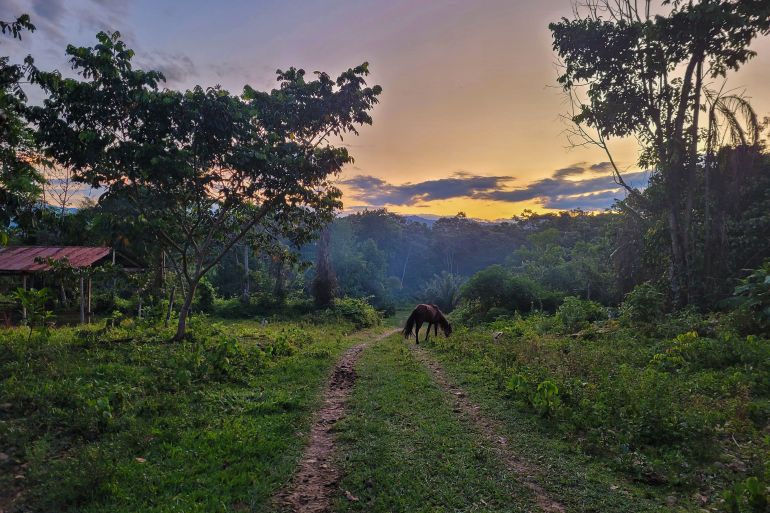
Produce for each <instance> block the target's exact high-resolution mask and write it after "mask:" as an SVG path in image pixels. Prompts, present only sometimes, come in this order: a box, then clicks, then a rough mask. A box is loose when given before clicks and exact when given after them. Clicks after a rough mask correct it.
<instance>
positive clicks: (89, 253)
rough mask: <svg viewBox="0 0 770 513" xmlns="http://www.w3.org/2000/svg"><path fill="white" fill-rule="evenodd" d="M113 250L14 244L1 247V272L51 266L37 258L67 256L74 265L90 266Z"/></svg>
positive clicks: (17, 271)
mask: <svg viewBox="0 0 770 513" xmlns="http://www.w3.org/2000/svg"><path fill="white" fill-rule="evenodd" d="M110 251H112V250H111V249H110V248H106V247H89V246H12V247H7V248H0V273H37V272H42V271H47V270H48V269H50V266H49V265H48V264H45V263H40V262H37V261H36V260H37V259H43V260H45V259H47V258H52V259H54V260H62V259H64V258H66V259H67V260H68V261H69V264H70V265H71V266H72V267H88V266H90V265H91V264H93V263H95V262H98V261H99V260H101V259H102V258H104V257H106V256H107V255H109V254H110Z"/></svg>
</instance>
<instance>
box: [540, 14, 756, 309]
mask: <svg viewBox="0 0 770 513" xmlns="http://www.w3.org/2000/svg"><path fill="white" fill-rule="evenodd" d="M575 11H576V17H575V19H572V20H568V19H563V20H562V21H561V22H559V23H553V24H551V25H550V29H551V31H552V33H553V41H554V42H553V46H554V50H555V51H556V53H557V54H558V55H559V57H560V58H561V59H562V60H563V63H564V67H563V69H562V72H561V74H560V76H559V78H558V80H559V83H560V84H561V85H562V86H563V87H564V89H565V91H567V92H568V94H569V95H570V97H571V98H572V99H573V100H574V102H573V107H574V110H573V111H572V112H571V113H570V118H571V120H572V121H573V122H574V126H575V128H574V130H573V134H574V135H577V136H579V137H580V138H581V142H582V143H586V142H587V143H591V144H596V145H598V146H600V147H601V148H603V149H604V150H605V151H607V154H608V156H609V158H610V162H611V163H612V165H613V167H614V176H615V178H616V180H617V181H618V183H619V184H620V185H622V186H624V187H626V188H627V189H628V190H629V192H630V194H631V195H632V196H635V197H637V199H639V201H638V203H639V204H641V205H642V206H643V208H645V209H646V210H654V209H655V208H656V205H650V204H649V203H650V199H649V198H643V199H642V198H640V194H639V192H638V191H637V190H636V189H634V188H633V187H631V186H630V185H629V184H627V183H626V182H625V181H624V179H623V174H622V172H621V171H620V170H619V169H618V167H617V165H616V162H615V160H614V159H613V158H612V155H611V153H610V151H609V147H608V143H607V141H608V140H610V139H612V138H622V137H634V138H636V139H637V140H638V141H639V143H640V145H641V153H640V159H639V165H640V166H642V167H644V168H649V169H653V170H654V173H653V176H652V183H653V185H656V186H658V187H659V188H660V190H661V195H660V196H661V197H660V202H661V203H662V205H664V207H665V216H666V221H667V226H668V231H669V239H670V259H671V272H670V284H671V291H672V295H673V298H674V300H675V302H676V303H677V304H680V305H681V304H685V303H688V302H690V301H691V300H692V299H693V298H692V293H693V292H694V291H693V280H694V262H695V260H696V255H695V254H694V253H695V244H694V241H693V233H692V215H693V207H694V203H695V199H696V198H695V196H696V188H695V175H696V169H697V166H698V162H699V151H700V150H701V149H702V147H703V143H704V137H703V133H704V131H702V130H701V128H702V124H703V120H702V119H701V115H700V113H701V110H702V107H703V105H704V104H705V103H706V101H705V98H706V95H705V94H704V89H705V85H704V84H705V82H706V80H709V79H717V78H720V77H722V78H724V77H725V76H726V75H727V73H728V72H730V71H733V70H736V69H738V68H739V67H740V66H741V65H742V64H744V63H745V62H746V61H747V60H749V59H750V58H752V57H753V56H754V52H753V51H752V50H750V49H749V45H750V44H751V42H752V41H753V40H754V39H755V38H756V37H757V36H759V35H763V34H767V33H768V31H769V30H770V4H769V3H768V2H767V1H766V0H740V1H737V0H701V1H689V2H684V1H681V0H663V1H662V2H660V3H659V5H654V4H653V2H652V1H650V0H647V1H645V2H635V1H632V0H620V1H615V0H595V1H591V2H587V3H586V4H583V5H582V6H581V7H577V8H576V9H575ZM637 214H639V213H638V212H637Z"/></svg>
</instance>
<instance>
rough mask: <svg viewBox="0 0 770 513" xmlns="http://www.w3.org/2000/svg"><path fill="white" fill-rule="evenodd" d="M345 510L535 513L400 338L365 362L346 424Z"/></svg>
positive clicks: (365, 357) (342, 430) (343, 430)
mask: <svg viewBox="0 0 770 513" xmlns="http://www.w3.org/2000/svg"><path fill="white" fill-rule="evenodd" d="M338 429H339V436H340V451H339V454H340V458H341V465H342V467H343V474H344V475H345V477H344V479H343V482H342V483H341V487H342V489H343V490H345V491H348V492H350V493H351V494H352V495H353V496H354V497H356V498H357V499H358V500H356V501H351V500H348V499H347V498H341V499H340V501H339V504H338V511H366V512H391V511H401V512H407V511H409V512H427V511H431V512H445V511H447V512H448V511H499V512H518V511H527V505H528V504H530V503H531V500H530V498H529V492H528V491H527V490H526V489H524V488H523V487H521V486H520V485H519V484H517V483H516V481H515V480H514V479H513V478H512V476H511V475H508V474H507V472H506V471H505V469H504V468H503V467H502V465H500V463H499V462H497V461H496V460H495V458H494V454H493V453H492V451H490V450H489V448H487V447H485V446H484V445H483V444H482V443H481V442H480V441H479V438H478V436H477V435H476V433H474V432H473V430H472V428H471V427H470V426H469V425H467V424H464V423H462V422H461V421H460V420H459V418H458V417H457V415H456V414H455V413H454V412H453V411H452V405H451V403H450V401H449V398H447V397H446V395H445V394H444V393H443V392H442V391H441V390H440V389H439V388H438V387H437V386H436V384H435V383H433V381H432V380H431V378H430V376H429V375H428V373H427V371H426V369H425V367H424V366H423V365H422V364H420V363H419V362H416V361H415V360H414V358H413V356H412V355H411V354H410V352H409V350H408V349H407V347H406V345H405V344H404V342H403V339H402V338H401V337H400V336H398V335H395V336H393V337H390V338H389V339H387V340H386V341H384V342H382V343H379V344H377V345H375V346H373V347H371V348H370V349H369V350H368V351H367V352H366V353H364V355H363V356H362V359H361V361H360V362H359V368H358V381H357V384H356V388H355V391H354V393H353V397H352V399H351V405H350V410H349V413H348V417H347V419H346V420H344V421H343V423H342V425H341V426H339V428H338Z"/></svg>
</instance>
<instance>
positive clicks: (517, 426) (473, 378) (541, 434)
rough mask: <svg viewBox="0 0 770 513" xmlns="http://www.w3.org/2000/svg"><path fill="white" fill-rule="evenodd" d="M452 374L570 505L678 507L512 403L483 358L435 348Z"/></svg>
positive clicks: (543, 482) (582, 508)
mask: <svg viewBox="0 0 770 513" xmlns="http://www.w3.org/2000/svg"><path fill="white" fill-rule="evenodd" d="M431 354H432V355H433V357H435V358H436V359H437V360H439V361H440V362H441V364H442V365H443V366H444V368H445V370H446V371H447V373H448V375H449V376H450V377H451V378H452V380H453V381H454V382H455V383H456V384H458V385H459V386H461V387H462V388H463V389H464V390H465V391H466V392H467V393H468V397H469V398H470V399H471V400H472V401H473V402H475V403H476V404H477V405H479V406H480V408H481V412H482V414H484V415H487V416H489V417H490V418H494V419H497V420H500V421H502V425H503V429H504V433H503V434H504V435H505V436H506V437H507V439H508V443H509V447H510V449H511V451H512V452H514V453H515V454H517V455H518V456H519V457H521V458H522V459H523V460H525V461H527V462H529V463H530V465H532V466H533V467H535V468H539V469H540V471H541V473H540V474H539V475H538V476H536V477H535V480H536V481H537V482H538V484H540V486H542V487H543V489H544V490H545V491H546V492H547V493H548V494H549V495H550V496H552V497H554V498H555V499H557V500H559V501H560V502H561V503H562V504H563V505H564V506H565V507H566V508H567V511H575V512H578V511H579V512H586V513H587V512H596V513H604V512H607V513H609V512H628V513H636V512H638V513H641V512H653V511H660V512H664V511H678V510H677V509H676V508H673V509H671V508H669V507H668V506H667V505H666V504H665V495H661V493H660V492H659V491H657V490H655V489H652V488H649V487H644V486H641V485H639V484H637V483H633V482H631V481H629V480H628V479H627V477H626V476H624V475H622V474H617V473H613V472H610V471H609V469H608V467H607V466H606V465H604V464H602V463H601V462H597V461H593V460H591V459H590V458H588V457H586V456H584V455H581V454H579V453H576V452H575V450H574V448H573V447H572V446H571V445H570V444H568V443H566V442H565V441H564V440H563V439H562V438H561V436H560V435H559V433H558V432H554V431H549V430H547V429H543V427H542V419H541V418H539V417H538V416H537V415H536V414H532V413H527V412H521V411H519V410H517V409H516V408H513V407H511V404H510V401H509V400H507V399H506V398H505V397H504V396H503V394H502V393H501V391H500V389H499V387H498V386H497V383H496V381H495V379H494V377H493V376H492V375H491V374H490V372H489V369H488V368H487V367H486V366H485V365H484V363H483V362H481V361H478V360H472V359H468V360H465V359H457V358H452V357H451V355H448V354H447V353H445V352H438V351H435V348H434V350H433V351H431Z"/></svg>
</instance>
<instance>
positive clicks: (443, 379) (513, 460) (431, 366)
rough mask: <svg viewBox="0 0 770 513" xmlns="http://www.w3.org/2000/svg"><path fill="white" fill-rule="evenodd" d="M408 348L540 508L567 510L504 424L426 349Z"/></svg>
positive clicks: (560, 512)
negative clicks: (485, 411) (512, 440)
mask: <svg viewBox="0 0 770 513" xmlns="http://www.w3.org/2000/svg"><path fill="white" fill-rule="evenodd" d="M409 348H410V349H411V350H412V353H413V354H414V355H415V358H417V360H419V361H420V362H422V363H423V364H424V365H425V366H426V367H427V368H428V370H429V371H430V374H431V376H432V377H433V379H434V380H435V382H436V383H437V384H438V385H439V386H440V387H441V388H442V389H444V390H445V391H447V392H448V393H449V394H451V395H452V397H453V399H454V401H455V408H454V411H455V413H457V414H460V415H463V416H464V417H466V418H468V419H469V420H470V421H471V423H472V424H473V426H475V428H476V429H477V430H478V431H479V432H480V433H481V435H482V436H483V437H484V439H485V440H486V442H487V443H488V444H489V445H490V447H491V448H492V449H493V450H494V451H495V453H496V454H497V455H498V458H499V459H500V461H501V462H502V463H503V465H505V467H506V468H507V469H508V470H510V471H511V472H513V473H514V474H516V476H517V477H518V480H519V481H520V482H521V483H522V484H523V485H524V486H526V487H527V488H529V490H530V491H531V492H532V494H533V495H534V497H535V502H536V503H537V505H538V507H539V508H540V509H541V510H542V511H544V512H546V513H564V512H565V511H566V510H565V509H564V506H563V505H562V504H561V503H559V502H558V501H556V500H554V499H553V498H551V497H549V495H548V494H547V493H546V491H545V490H544V489H543V487H542V486H540V485H539V484H538V483H537V479H536V478H537V475H538V474H539V472H538V469H537V468H536V467H534V466H532V465H530V464H529V463H527V462H526V461H524V460H522V459H521V458H519V457H518V456H517V455H516V454H515V453H514V452H513V451H512V450H511V448H510V447H509V445H508V439H507V438H506V437H505V436H503V435H502V433H503V429H502V424H501V423H500V422H498V421H496V420H493V419H491V418H489V417H487V416H485V415H483V414H482V413H481V408H480V407H479V406H478V405H477V404H475V403H473V402H472V401H471V400H470V399H468V397H467V395H466V394H465V392H464V391H463V390H462V389H461V388H460V387H458V386H457V385H455V384H454V383H452V381H451V380H450V379H449V378H448V377H447V375H446V372H445V371H444V368H443V367H442V366H441V364H440V363H439V362H438V361H436V360H435V359H434V358H433V357H431V356H430V355H429V354H428V352H427V351H425V349H423V348H422V347H420V346H416V345H413V344H410V345H409Z"/></svg>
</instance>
